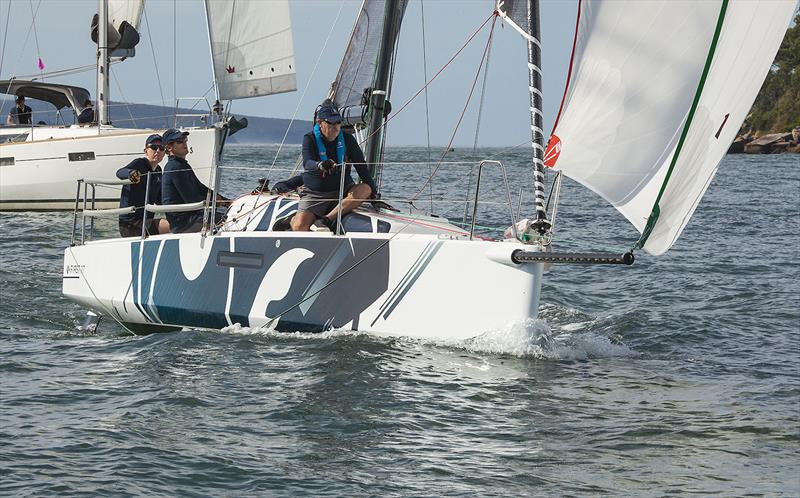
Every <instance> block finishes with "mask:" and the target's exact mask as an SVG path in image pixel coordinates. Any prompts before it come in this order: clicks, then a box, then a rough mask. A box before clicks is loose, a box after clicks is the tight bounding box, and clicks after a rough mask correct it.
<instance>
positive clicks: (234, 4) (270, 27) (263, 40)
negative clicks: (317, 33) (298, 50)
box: [206, 0, 297, 100]
mask: <svg viewBox="0 0 800 498" xmlns="http://www.w3.org/2000/svg"><path fill="white" fill-rule="evenodd" d="M206 16H207V19H208V34H209V38H210V40H211V56H212V59H213V64H214V77H215V79H216V84H217V89H218V96H219V98H220V99H222V100H229V99H240V98H246V97H258V96H261V95H272V94H275V93H283V92H291V91H293V90H296V89H297V80H296V76H295V67H294V45H293V43H292V26H291V19H290V16H289V2H288V0H273V1H269V2H261V1H254V0H206Z"/></svg>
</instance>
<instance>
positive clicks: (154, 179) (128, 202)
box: [117, 157, 161, 223]
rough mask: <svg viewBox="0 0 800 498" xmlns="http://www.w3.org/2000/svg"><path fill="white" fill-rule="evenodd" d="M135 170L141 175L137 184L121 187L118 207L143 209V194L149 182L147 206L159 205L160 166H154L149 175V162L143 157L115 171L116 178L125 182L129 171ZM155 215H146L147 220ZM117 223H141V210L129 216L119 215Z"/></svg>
mask: <svg viewBox="0 0 800 498" xmlns="http://www.w3.org/2000/svg"><path fill="white" fill-rule="evenodd" d="M133 170H136V171H138V172H139V173H141V175H142V176H141V180H140V181H139V183H136V184H130V185H123V186H122V195H121V196H120V198H119V207H128V206H135V207H136V208H143V207H144V205H145V199H144V196H145V193H146V192H147V182H148V179H149V181H150V193H149V194H150V195H149V199H147V203H148V204H161V166H156V169H155V170H154V171H153V174H152V175H151V174H150V162H149V161H148V160H147V159H145V158H144V157H139V158H137V159H134V160H133V161H131V162H130V164H128V165H127V166H125V167H124V168H120V169H118V170H117V178H119V179H120V180H127V179H128V177H129V176H130V174H131V171H133ZM153 216H155V213H147V219H152V218H153ZM119 221H121V222H124V223H132V222H134V221H142V209H137V210H136V211H135V212H133V213H130V214H121V215H119Z"/></svg>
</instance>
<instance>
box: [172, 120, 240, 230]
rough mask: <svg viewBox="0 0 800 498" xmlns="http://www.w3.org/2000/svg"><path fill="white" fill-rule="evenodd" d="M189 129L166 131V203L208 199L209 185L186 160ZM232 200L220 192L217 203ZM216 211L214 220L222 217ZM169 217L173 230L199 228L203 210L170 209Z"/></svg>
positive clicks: (184, 202)
mask: <svg viewBox="0 0 800 498" xmlns="http://www.w3.org/2000/svg"><path fill="white" fill-rule="evenodd" d="M188 136H189V132H188V131H180V130H176V129H174V128H170V129H169V130H167V131H165V132H164V134H163V140H164V144H165V145H166V148H167V155H168V156H169V160H168V161H167V164H166V165H165V166H164V178H163V179H162V180H161V201H162V202H163V204H164V205H165V206H168V205H173V204H189V203H192V202H199V201H204V200H206V197H207V195H208V193H209V192H211V194H212V195H214V193H213V191H211V190H210V189H209V188H208V187H206V186H205V185H203V184H202V183H201V182H200V180H198V179H197V176H196V175H195V174H194V170H192V167H191V166H190V165H189V162H188V161H186V156H187V155H188V154H189V139H188V138H187V137H188ZM228 202H230V201H229V200H228V199H227V198H225V197H222V196H221V195H219V194H217V204H222V203H228ZM222 218H223V217H222V216H220V215H216V216H215V219H214V223H218V222H219V221H221V220H222ZM167 221H169V228H170V231H172V233H187V232H199V231H200V230H201V229H202V227H203V210H202V209H198V210H196V211H184V212H179V213H167Z"/></svg>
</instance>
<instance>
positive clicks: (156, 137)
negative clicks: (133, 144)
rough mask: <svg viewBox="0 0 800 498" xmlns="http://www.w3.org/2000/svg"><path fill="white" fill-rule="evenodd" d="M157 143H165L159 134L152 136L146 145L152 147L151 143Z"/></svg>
mask: <svg viewBox="0 0 800 498" xmlns="http://www.w3.org/2000/svg"><path fill="white" fill-rule="evenodd" d="M155 141H158V142H162V143H163V139H162V138H161V135H159V134H158V133H153V134H152V135H150V136H149V137H147V140H145V141H144V144H145V145H150V144H151V143H153V142H155Z"/></svg>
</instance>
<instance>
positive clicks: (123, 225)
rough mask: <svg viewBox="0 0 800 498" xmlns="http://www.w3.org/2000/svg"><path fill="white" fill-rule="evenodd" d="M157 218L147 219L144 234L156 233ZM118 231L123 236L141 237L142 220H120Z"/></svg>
mask: <svg viewBox="0 0 800 498" xmlns="http://www.w3.org/2000/svg"><path fill="white" fill-rule="evenodd" d="M158 221H159V220H158V219H157V218H151V219H149V220H147V231H146V232H145V235H156V234H158ZM119 233H120V235H122V236H123V237H141V236H142V220H136V221H121V220H120V222H119Z"/></svg>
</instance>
